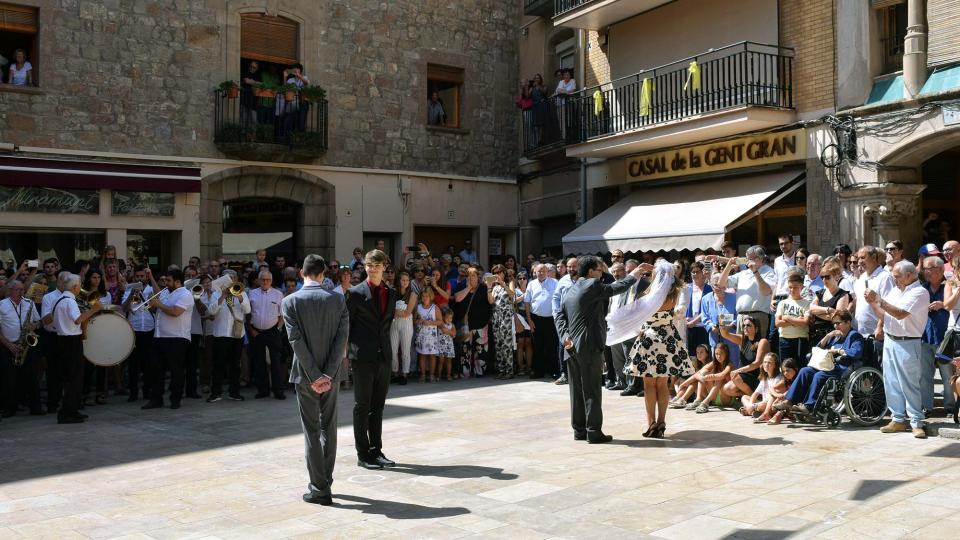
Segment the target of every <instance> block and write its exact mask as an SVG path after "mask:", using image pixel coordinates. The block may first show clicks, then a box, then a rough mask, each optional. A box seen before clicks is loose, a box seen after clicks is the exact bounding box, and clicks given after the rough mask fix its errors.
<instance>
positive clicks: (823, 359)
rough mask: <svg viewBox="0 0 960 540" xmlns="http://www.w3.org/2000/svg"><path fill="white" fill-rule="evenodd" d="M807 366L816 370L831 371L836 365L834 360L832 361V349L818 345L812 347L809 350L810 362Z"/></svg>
mask: <svg viewBox="0 0 960 540" xmlns="http://www.w3.org/2000/svg"><path fill="white" fill-rule="evenodd" d="M807 366H809V367H812V368H813V369H815V370H817V371H833V370H834V368H835V367H837V365H836V362H834V361H833V351H828V350H826V349H821V348H820V347H814V348H813V350H812V351H811V352H810V362H809V363H808V364H807Z"/></svg>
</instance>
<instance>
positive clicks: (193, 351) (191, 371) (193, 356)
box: [183, 334, 203, 396]
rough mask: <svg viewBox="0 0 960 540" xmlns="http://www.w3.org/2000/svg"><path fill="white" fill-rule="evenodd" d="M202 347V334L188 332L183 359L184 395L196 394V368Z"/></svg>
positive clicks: (198, 364)
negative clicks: (188, 344) (187, 346)
mask: <svg viewBox="0 0 960 540" xmlns="http://www.w3.org/2000/svg"><path fill="white" fill-rule="evenodd" d="M202 348H203V335H201V334H190V347H189V348H188V349H187V356H186V357H185V358H184V359H183V384H184V386H185V387H186V395H188V396H196V395H198V394H197V369H198V368H199V366H200V352H201V349H202Z"/></svg>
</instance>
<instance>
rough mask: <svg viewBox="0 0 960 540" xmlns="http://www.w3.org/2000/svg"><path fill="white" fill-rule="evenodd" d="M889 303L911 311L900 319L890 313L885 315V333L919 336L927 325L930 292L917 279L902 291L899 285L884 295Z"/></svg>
mask: <svg viewBox="0 0 960 540" xmlns="http://www.w3.org/2000/svg"><path fill="white" fill-rule="evenodd" d="M883 299H884V300H886V301H887V303H888V304H893V305H894V306H897V307H898V308H900V309H903V310H906V311H909V312H910V315H908V316H907V317H906V318H905V319H903V320H900V321H898V320H897V319H896V317H893V316H892V315H890V314H889V313H885V314H884V315H883V333H884V334H885V335H887V336H897V337H911V338H914V337H915V338H918V337H921V336H922V335H923V331H924V329H925V328H926V327H927V306H929V305H930V293H929V292H928V291H927V288H926V287H924V286H923V284H922V283H920V280H919V279H918V280H916V281H914V282H913V283H911V284H909V285H907V286H906V287H904V288H903V290H902V291H901V290H900V288H899V287H894V288H893V290H891V291H890V292H888V293H887V294H886V295H884V296H883Z"/></svg>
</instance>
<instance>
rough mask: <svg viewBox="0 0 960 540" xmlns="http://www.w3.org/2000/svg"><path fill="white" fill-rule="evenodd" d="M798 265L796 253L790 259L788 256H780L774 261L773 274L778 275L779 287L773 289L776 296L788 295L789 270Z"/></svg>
mask: <svg viewBox="0 0 960 540" xmlns="http://www.w3.org/2000/svg"><path fill="white" fill-rule="evenodd" d="M796 265H797V254H796V253H794V254H793V255H791V256H790V257H789V258H787V256H786V255H780V256H779V257H777V258H776V259H774V260H773V272H774V273H775V274H777V286H776V287H774V288H773V294H774V296H781V295H786V294H787V270H789V269H790V267H792V266H796Z"/></svg>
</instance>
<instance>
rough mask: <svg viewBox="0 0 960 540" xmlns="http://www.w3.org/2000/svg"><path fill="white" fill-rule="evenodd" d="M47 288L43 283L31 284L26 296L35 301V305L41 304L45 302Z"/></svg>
mask: <svg viewBox="0 0 960 540" xmlns="http://www.w3.org/2000/svg"><path fill="white" fill-rule="evenodd" d="M47 290H48V288H47V286H46V285H44V284H43V283H31V284H30V288H29V289H27V294H25V295H24V296H25V297H26V298H29V299H30V300H33V302H34V303H35V304H40V303H42V302H43V295H45V294H47Z"/></svg>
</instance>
